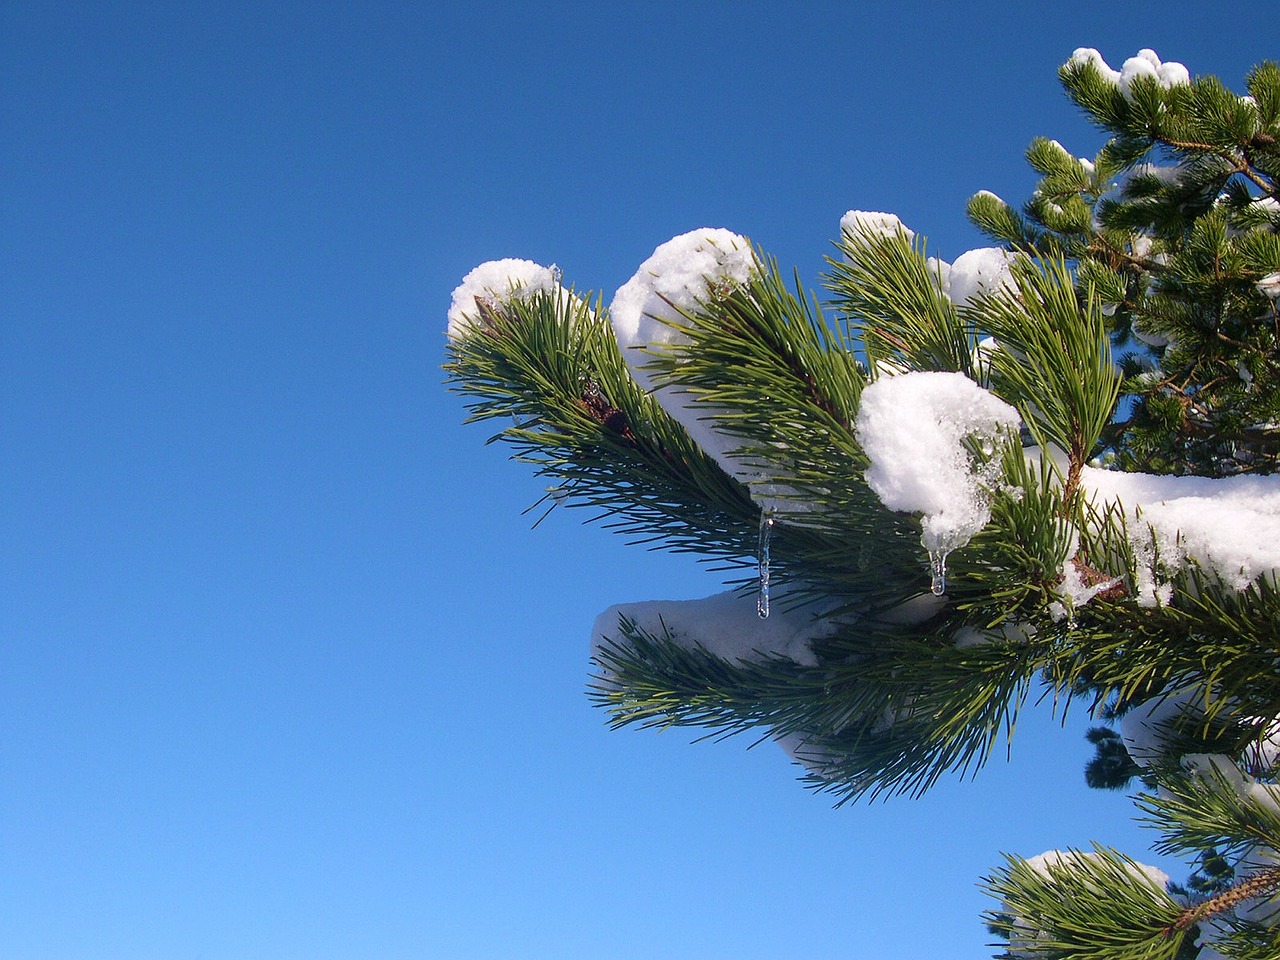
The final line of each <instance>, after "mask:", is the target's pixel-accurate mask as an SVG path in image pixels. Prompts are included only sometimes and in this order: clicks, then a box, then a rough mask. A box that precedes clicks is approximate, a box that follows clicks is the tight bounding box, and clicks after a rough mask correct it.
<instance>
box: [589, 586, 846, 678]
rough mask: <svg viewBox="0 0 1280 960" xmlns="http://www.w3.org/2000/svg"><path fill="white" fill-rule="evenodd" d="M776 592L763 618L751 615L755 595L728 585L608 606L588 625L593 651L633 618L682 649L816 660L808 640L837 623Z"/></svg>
mask: <svg viewBox="0 0 1280 960" xmlns="http://www.w3.org/2000/svg"><path fill="white" fill-rule="evenodd" d="M783 596H784V595H781V594H779V593H778V592H775V595H774V610H773V612H772V613H771V615H770V616H769V617H768V619H762V618H760V617H759V616H757V615H756V598H755V596H754V595H743V594H742V593H740V592H738V591H733V590H731V591H727V592H725V593H718V594H715V595H714V596H710V597H705V598H703V599H701V600H647V601H643V602H640V603H624V604H617V605H615V606H612V607H610V608H609V609H608V610H606V611H605V612H604V613H602V614H600V616H599V617H597V618H596V622H595V625H594V626H593V627H592V630H591V648H592V652H593V653H595V652H596V651H597V650H599V649H600V648H601V647H602V646H603V645H604V643H605V642H607V641H610V640H613V641H615V642H617V641H619V640H620V637H621V631H620V630H619V621H620V620H621V619H622V618H625V619H628V620H632V621H634V622H635V624H636V626H637V627H639V628H640V629H641V630H643V631H644V632H645V633H648V634H650V635H652V636H656V637H663V636H664V635H665V636H668V637H669V638H670V639H671V640H672V641H673V642H675V643H677V644H679V645H680V646H681V647H684V648H685V649H687V650H693V649H696V648H698V647H701V648H702V649H704V650H706V651H707V652H708V653H711V654H714V655H715V656H717V657H720V658H721V659H723V660H728V661H731V662H750V661H761V660H765V659H768V658H770V657H785V658H787V659H789V660H794V661H795V662H796V663H799V664H803V665H805V666H816V665H817V662H818V661H817V659H816V658H815V657H814V655H813V652H812V650H810V648H809V642H810V641H811V640H815V639H819V638H822V637H826V636H830V635H831V634H832V633H834V632H835V629H836V625H835V624H834V623H833V622H832V621H830V620H824V619H822V618H821V617H819V616H818V615H817V614H818V611H817V609H816V608H815V607H814V606H812V605H807V606H802V607H799V608H789V607H788V605H787V604H786V603H785V602H782V597H783Z"/></svg>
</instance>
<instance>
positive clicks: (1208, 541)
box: [1080, 467, 1280, 605]
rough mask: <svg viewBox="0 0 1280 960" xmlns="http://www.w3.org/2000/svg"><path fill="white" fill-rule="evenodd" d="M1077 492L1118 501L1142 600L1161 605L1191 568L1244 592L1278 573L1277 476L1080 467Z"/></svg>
mask: <svg viewBox="0 0 1280 960" xmlns="http://www.w3.org/2000/svg"><path fill="white" fill-rule="evenodd" d="M1080 480H1081V487H1082V488H1083V489H1084V490H1085V491H1086V492H1087V494H1088V495H1089V497H1090V498H1091V499H1092V501H1093V502H1094V503H1095V504H1096V505H1098V506H1103V505H1107V504H1119V505H1120V506H1121V507H1122V508H1123V510H1124V512H1125V516H1126V521H1127V525H1128V532H1129V538H1130V543H1131V545H1132V547H1133V549H1134V553H1135V556H1136V558H1137V560H1138V570H1137V583H1136V586H1137V589H1138V594H1139V596H1138V599H1139V602H1141V603H1145V604H1147V605H1154V604H1156V603H1162V602H1166V601H1167V599H1168V597H1169V588H1168V586H1167V583H1165V582H1164V581H1166V580H1167V579H1168V576H1169V575H1170V574H1172V573H1173V572H1176V571H1179V570H1183V569H1186V568H1187V567H1188V566H1190V565H1191V564H1192V563H1196V564H1199V565H1200V566H1201V567H1202V568H1203V569H1204V570H1206V571H1208V572H1209V573H1211V574H1212V575H1214V576H1216V577H1217V579H1218V580H1219V581H1221V582H1222V583H1223V584H1225V585H1227V586H1229V587H1231V588H1233V589H1235V590H1244V589H1245V588H1246V587H1247V586H1248V585H1249V584H1250V583H1251V582H1252V581H1253V580H1256V579H1257V578H1258V577H1261V576H1274V575H1275V574H1276V572H1277V570H1280V475H1270V476H1257V475H1242V476H1235V477H1225V478H1221V479H1211V478H1208V477H1174V476H1154V475H1152V474H1145V473H1121V472H1119V471H1115V470H1102V469H1098V468H1095V467H1085V468H1084V469H1083V470H1082V472H1081V477H1080Z"/></svg>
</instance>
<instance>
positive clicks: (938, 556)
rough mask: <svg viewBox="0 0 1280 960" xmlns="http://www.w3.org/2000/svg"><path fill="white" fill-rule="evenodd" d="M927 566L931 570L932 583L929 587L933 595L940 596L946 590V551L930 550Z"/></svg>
mask: <svg viewBox="0 0 1280 960" xmlns="http://www.w3.org/2000/svg"><path fill="white" fill-rule="evenodd" d="M929 568H930V569H931V570H932V571H933V583H932V584H930V587H929V589H930V590H932V591H933V595H934V596H935V597H940V596H942V595H943V594H944V593H946V592H947V551H945V550H930V551H929Z"/></svg>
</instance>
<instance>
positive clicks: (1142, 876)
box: [1027, 850, 1169, 890]
mask: <svg viewBox="0 0 1280 960" xmlns="http://www.w3.org/2000/svg"><path fill="white" fill-rule="evenodd" d="M1096 859H1098V854H1096V853H1085V852H1083V851H1080V850H1046V851H1045V852H1044V853H1041V854H1037V855H1036V856H1034V857H1029V858H1028V859H1027V866H1029V867H1030V868H1031V869H1032V870H1034V871H1035V872H1036V873H1038V874H1040V875H1041V876H1042V877H1049V876H1050V872H1049V871H1050V870H1051V869H1054V868H1064V869H1066V868H1069V867H1071V866H1072V865H1073V864H1077V863H1083V862H1086V861H1089V860H1096ZM1127 868H1128V871H1129V873H1130V874H1131V875H1132V876H1133V877H1135V878H1136V879H1139V880H1144V881H1147V882H1148V883H1150V884H1151V885H1152V886H1154V887H1156V888H1157V889H1160V890H1164V889H1167V888H1168V886H1169V875H1168V874H1167V873H1165V872H1164V871H1163V870H1161V869H1160V868H1159V867H1152V866H1148V865H1147V864H1145V863H1136V862H1133V861H1130V862H1129V863H1128V864H1127Z"/></svg>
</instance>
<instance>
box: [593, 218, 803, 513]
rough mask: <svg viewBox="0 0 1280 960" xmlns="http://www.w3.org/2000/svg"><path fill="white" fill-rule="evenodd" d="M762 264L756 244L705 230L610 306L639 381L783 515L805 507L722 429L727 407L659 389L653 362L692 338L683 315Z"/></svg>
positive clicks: (659, 258) (675, 246)
mask: <svg viewBox="0 0 1280 960" xmlns="http://www.w3.org/2000/svg"><path fill="white" fill-rule="evenodd" d="M759 270H760V267H759V263H758V262H757V261H756V257H755V253H754V252H753V251H752V248H751V244H750V242H749V241H748V240H747V239H746V238H745V237H743V236H740V235H739V234H736V233H732V232H731V231H729V230H725V229H723V228H713V227H704V228H702V229H700V230H693V231H690V232H689V233H685V234H682V235H680V236H678V237H673V238H672V239H670V240H668V241H667V242H666V243H663V244H661V245H660V246H659V247H658V248H657V249H656V250H654V251H653V255H652V256H651V257H649V259H647V260H646V261H645V262H644V263H642V264H641V265H640V269H638V270H637V271H636V273H635V275H634V276H633V277H632V278H631V279H630V280H628V281H627V282H626V283H625V284H623V285H622V287H621V288H619V290H618V292H617V293H616V294H615V295H614V298H613V302H612V303H611V304H610V306H609V316H610V319H611V320H612V322H613V330H614V334H615V336H616V337H617V339H618V343H619V344H620V345H621V347H622V352H623V356H624V357H625V358H626V360H627V365H628V366H629V367H630V368H631V372H632V375H633V376H634V377H635V379H636V382H637V383H639V384H640V385H641V386H642V387H644V388H645V389H646V390H651V391H653V395H654V397H655V398H656V399H657V400H658V402H659V403H660V404H661V405H662V407H663V409H664V410H666V411H667V412H668V413H669V414H671V416H673V417H674V418H675V419H676V420H678V421H679V422H680V424H681V425H682V426H683V427H684V428H685V430H686V431H687V432H688V433H689V436H690V437H691V438H692V439H693V441H694V442H695V443H697V444H698V446H699V447H701V448H702V449H703V450H704V451H705V452H706V453H707V454H708V455H709V456H711V457H712V458H713V459H714V460H715V461H716V462H717V463H718V464H719V465H720V466H721V467H722V468H723V469H724V470H725V472H726V473H728V474H729V475H730V476H732V477H734V478H735V479H737V480H738V481H740V482H742V483H744V484H746V485H747V486H748V487H749V488H751V492H752V496H753V497H754V498H755V500H756V502H757V503H758V504H760V506H761V508H762V509H765V510H775V511H777V512H779V513H786V512H794V511H799V510H803V509H805V505H804V504H802V503H800V502H799V501H797V500H795V499H793V498H791V497H790V496H789V495H788V491H787V489H786V488H785V486H779V485H778V484H777V483H776V482H775V481H776V480H777V479H778V477H777V476H776V471H775V470H774V469H772V468H771V467H770V466H769V465H768V464H764V463H761V462H759V461H758V460H757V459H748V458H746V457H744V456H743V455H741V454H740V453H739V451H740V450H741V448H742V447H743V444H744V441H743V439H742V438H741V437H738V436H734V435H733V434H731V433H728V432H726V431H724V430H722V429H720V428H719V426H718V425H717V423H716V421H715V417H716V415H717V414H723V413H725V412H727V411H724V410H723V409H720V408H717V407H714V406H712V405H710V404H707V403H703V402H700V401H699V400H697V399H696V398H695V397H694V396H693V395H692V394H691V393H689V392H688V391H686V390H683V389H681V388H680V387H677V386H671V385H665V386H659V385H657V384H656V383H655V382H654V377H653V373H652V371H651V370H650V369H649V367H648V365H649V363H651V362H652V360H653V356H654V353H655V352H673V351H678V349H679V348H680V347H681V346H682V345H683V344H685V343H687V342H688V338H687V337H686V336H685V335H684V334H682V333H681V332H680V331H679V330H677V329H676V328H675V327H674V326H672V324H686V323H687V319H686V318H685V317H684V316H683V315H682V312H683V313H694V312H696V311H697V310H698V309H699V307H700V305H701V304H704V303H707V302H708V301H710V300H713V299H714V298H715V296H716V294H717V291H719V290H724V289H731V288H733V287H735V286H739V285H741V284H745V283H748V282H749V281H750V280H751V278H752V277H754V276H756V275H758V273H759Z"/></svg>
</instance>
